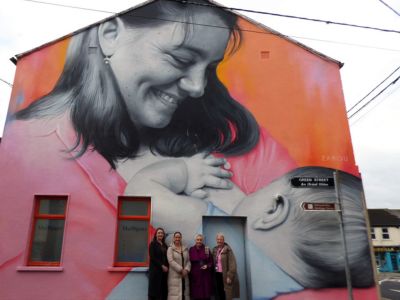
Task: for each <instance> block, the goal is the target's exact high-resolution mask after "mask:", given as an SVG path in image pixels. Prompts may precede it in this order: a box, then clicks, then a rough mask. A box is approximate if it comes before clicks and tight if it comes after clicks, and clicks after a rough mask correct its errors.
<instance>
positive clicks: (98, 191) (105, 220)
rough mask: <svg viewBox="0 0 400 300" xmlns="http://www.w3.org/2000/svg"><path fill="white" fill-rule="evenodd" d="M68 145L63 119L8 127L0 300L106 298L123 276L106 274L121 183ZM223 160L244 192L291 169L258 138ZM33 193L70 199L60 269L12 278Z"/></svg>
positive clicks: (269, 142) (1, 160)
mask: <svg viewBox="0 0 400 300" xmlns="http://www.w3.org/2000/svg"><path fill="white" fill-rule="evenodd" d="M74 142H75V131H74V130H73V128H72V126H71V123H70V121H69V118H68V117H67V116H63V117H60V118H55V119H51V120H28V121H15V120H14V121H11V122H9V123H8V124H7V127H6V129H5V133H4V136H3V139H2V142H1V145H0V168H1V172H2V179H1V180H0V196H1V199H2V200H1V201H2V209H1V210H0V225H1V237H0V238H1V240H2V241H7V242H6V243H0V278H1V281H0V299H18V300H20V299H60V300H62V299H66V300H67V299H78V300H79V299H85V300H86V299H104V298H106V297H107V296H108V295H110V293H111V292H112V290H113V289H114V288H115V287H116V286H117V285H118V284H119V283H120V282H121V281H122V280H123V279H124V277H125V276H126V273H125V272H109V271H108V269H109V267H111V266H112V265H113V259H114V257H113V256H114V242H115V232H116V204H117V198H118V196H119V195H123V194H124V190H125V187H126V182H125V181H124V180H123V179H122V177H121V176H120V175H119V174H118V173H117V172H116V171H114V170H112V169H111V168H110V165H109V164H108V162H107V161H106V160H105V159H104V158H103V157H102V156H101V155H100V154H99V153H97V152H96V151H87V152H86V153H85V154H84V155H83V156H82V157H80V158H78V159H72V156H73V154H71V153H68V152H67V151H66V150H67V149H71V147H72V146H73V145H74ZM265 147H269V148H270V150H266V149H264V148H265ZM229 161H230V163H231V165H232V170H233V172H234V173H235V176H234V178H233V181H234V182H235V183H236V184H237V185H238V186H239V187H240V188H242V189H243V190H244V191H245V192H246V193H251V192H253V191H255V190H257V189H258V188H260V187H262V186H264V185H266V184H268V182H270V181H271V180H272V179H274V178H277V177H279V176H281V175H282V174H284V173H285V172H287V171H289V170H290V169H292V168H293V167H294V166H295V165H294V163H293V160H291V159H290V157H289V155H288V154H287V152H286V151H285V150H283V149H282V148H281V147H280V148H279V146H278V144H277V143H276V142H275V141H274V140H273V139H272V138H271V137H270V136H269V135H267V133H266V132H264V131H263V133H262V136H261V139H260V143H259V145H258V146H257V147H256V148H255V149H253V151H251V152H250V153H249V154H247V155H243V156H240V157H232V158H229ZM284 162H288V163H286V164H282V165H281V163H284ZM247 164H254V168H253V167H252V168H248V167H246V165H247ZM261 166H263V167H261ZM249 169H253V170H252V171H249ZM261 170H262V175H260V174H257V172H260V171H261ZM265 174H268V175H265ZM35 194H46V195H68V205H67V215H66V223H65V234H64V242H63V251H62V258H61V260H62V267H63V269H64V270H63V271H62V272H59V273H54V272H44V271H43V272H18V271H16V270H17V268H18V267H19V266H26V263H27V255H28V241H29V237H30V226H31V220H32V209H33V204H34V201H33V200H34V195H35ZM39 276H40V278H41V279H40V283H41V288H37V286H38V280H37V278H39ZM4 283H7V284H4ZM21 286H23V287H24V288H19V287H21Z"/></svg>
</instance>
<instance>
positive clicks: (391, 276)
mask: <svg viewBox="0 0 400 300" xmlns="http://www.w3.org/2000/svg"><path fill="white" fill-rule="evenodd" d="M377 275H378V276H377V277H378V278H377V279H378V281H379V282H381V281H382V280H391V281H400V272H398V273H389V272H378V274H377Z"/></svg>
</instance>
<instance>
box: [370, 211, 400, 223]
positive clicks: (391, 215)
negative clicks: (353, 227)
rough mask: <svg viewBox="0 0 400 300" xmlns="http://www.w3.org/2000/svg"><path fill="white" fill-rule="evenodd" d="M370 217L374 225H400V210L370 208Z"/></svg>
mask: <svg viewBox="0 0 400 300" xmlns="http://www.w3.org/2000/svg"><path fill="white" fill-rule="evenodd" d="M368 217H369V223H370V225H371V226H374V227H400V210H393V209H387V208H383V209H368Z"/></svg>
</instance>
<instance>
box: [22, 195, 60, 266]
mask: <svg viewBox="0 0 400 300" xmlns="http://www.w3.org/2000/svg"><path fill="white" fill-rule="evenodd" d="M66 206H67V197H66V196H36V197H35V208H34V209H35V210H34V216H33V226H32V235H31V242H30V248H29V259H28V265H29V266H59V265H60V260H61V250H62V244H63V237H64V224H65V210H66Z"/></svg>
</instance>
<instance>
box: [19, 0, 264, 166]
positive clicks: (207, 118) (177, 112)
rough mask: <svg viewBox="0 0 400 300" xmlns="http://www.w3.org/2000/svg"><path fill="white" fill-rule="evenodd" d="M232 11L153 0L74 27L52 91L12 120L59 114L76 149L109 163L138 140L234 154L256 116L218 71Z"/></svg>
mask: <svg viewBox="0 0 400 300" xmlns="http://www.w3.org/2000/svg"><path fill="white" fill-rule="evenodd" d="M240 41H241V34H240V30H239V28H238V25H237V16H236V15H234V14H232V13H230V12H228V11H226V10H224V9H222V8H219V7H215V6H214V5H212V4H211V3H210V2H208V1H205V0H196V1H190V3H181V2H178V1H164V0H158V1H154V2H151V3H149V4H147V5H144V6H142V7H139V8H137V9H134V10H132V11H129V12H127V13H125V14H121V15H120V16H118V17H114V18H110V19H108V20H106V21H104V22H103V23H101V24H99V25H97V26H94V27H90V28H88V29H86V30H85V31H83V32H80V33H78V34H76V35H74V36H73V37H72V39H71V42H70V45H69V47H68V51H67V57H66V62H65V66H64V70H63V73H62V75H61V76H60V78H59V80H58V82H57V84H56V86H55V88H54V89H53V91H52V92H51V93H50V94H49V95H46V96H45V97H43V98H41V99H38V100H37V101H36V102H34V103H33V104H32V105H30V106H29V107H28V108H26V109H24V110H22V111H20V112H17V114H16V117H17V119H32V118H52V117H55V116H60V115H64V114H66V115H67V116H68V117H69V118H70V119H71V121H72V123H73V128H74V129H75V130H76V133H77V140H76V141H77V143H76V146H75V148H74V149H73V150H79V152H78V154H77V156H80V155H82V154H83V153H84V152H86V150H87V149H89V148H93V149H94V150H97V151H98V152H99V153H100V154H102V155H103V157H104V158H105V159H107V161H108V162H109V163H110V164H111V166H112V167H115V163H116V161H117V160H119V159H126V158H134V157H135V156H136V155H137V151H138V149H139V147H140V146H143V145H144V146H148V147H149V148H150V149H151V150H153V151H154V152H156V153H159V154H161V155H165V156H175V157H178V156H191V155H193V154H196V153H198V152H203V151H205V152H222V153H225V154H241V153H245V152H247V151H249V150H250V149H251V148H253V147H254V145H255V144H256V143H257V141H258V126H257V123H256V121H255V119H254V118H253V116H252V115H251V114H250V113H249V112H248V111H247V109H245V108H244V107H243V106H242V105H241V104H240V103H238V102H237V101H235V100H234V99H233V98H232V97H231V96H230V95H229V92H228V91H227V89H226V88H225V86H224V85H223V84H222V83H221V81H220V80H219V79H218V77H217V71H216V69H217V66H218V65H219V63H220V62H221V61H222V60H223V59H224V57H225V53H227V54H228V55H227V56H229V55H230V54H231V53H233V52H234V51H235V50H236V49H237V48H238V47H239V44H240Z"/></svg>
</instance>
